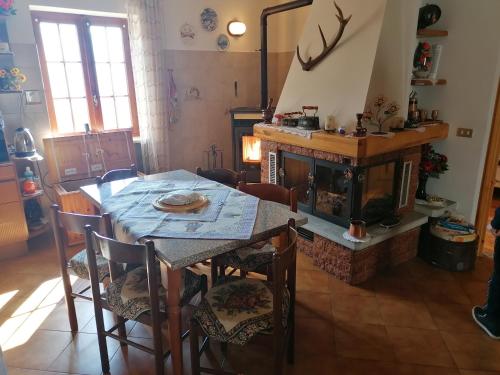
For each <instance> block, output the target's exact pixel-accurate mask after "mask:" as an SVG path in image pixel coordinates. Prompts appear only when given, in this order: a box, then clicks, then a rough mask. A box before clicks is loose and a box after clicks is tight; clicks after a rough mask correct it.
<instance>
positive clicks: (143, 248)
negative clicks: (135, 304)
mask: <svg viewBox="0 0 500 375" xmlns="http://www.w3.org/2000/svg"><path fill="white" fill-rule="evenodd" d="M85 243H86V246H87V258H88V263H89V273H90V284H91V286H92V297H93V300H94V303H96V301H97V304H98V307H99V308H102V306H101V294H100V289H99V275H98V270H97V261H96V255H95V254H96V252H98V253H100V254H101V255H102V256H103V257H104V258H106V259H107V260H108V262H109V264H110V270H111V280H113V279H114V278H116V277H118V276H119V274H118V273H117V272H118V270H123V267H121V268H120V267H117V265H118V264H134V265H146V270H147V279H148V292H149V299H150V303H151V314H152V319H153V326H156V327H158V329H159V328H160V327H161V325H160V324H161V323H160V308H159V306H160V305H159V301H160V300H159V293H158V290H159V285H160V284H159V278H158V274H157V269H156V267H155V263H156V255H155V245H154V243H153V241H147V242H146V243H145V244H144V245H132V244H127V243H123V242H119V241H116V240H113V239H111V238H107V237H105V236H102V235H100V234H99V233H97V232H96V231H94V230H93V228H92V226H90V225H86V226H85ZM120 273H123V271H121V272H120ZM156 327H154V328H156Z"/></svg>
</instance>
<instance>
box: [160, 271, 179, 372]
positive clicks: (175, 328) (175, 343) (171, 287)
mask: <svg viewBox="0 0 500 375" xmlns="http://www.w3.org/2000/svg"><path fill="white" fill-rule="evenodd" d="M161 271H162V272H161V280H162V284H163V286H167V288H168V289H167V296H166V298H167V312H168V332H169V336H170V337H169V338H170V350H171V357H172V370H173V373H174V374H175V375H181V374H182V339H181V334H182V332H181V329H182V322H181V319H182V316H181V295H180V290H181V269H178V270H173V269H172V268H171V267H170V266H168V265H167V264H164V263H161ZM165 281H167V282H165Z"/></svg>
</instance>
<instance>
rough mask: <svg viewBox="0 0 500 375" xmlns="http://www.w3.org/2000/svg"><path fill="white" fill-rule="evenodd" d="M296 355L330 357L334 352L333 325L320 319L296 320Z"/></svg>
mask: <svg viewBox="0 0 500 375" xmlns="http://www.w3.org/2000/svg"><path fill="white" fill-rule="evenodd" d="M295 338H296V340H295V347H296V350H297V353H304V354H311V355H315V354H324V355H331V354H332V353H334V352H335V339H334V328H333V323H332V322H330V321H325V320H322V319H310V318H296V321H295Z"/></svg>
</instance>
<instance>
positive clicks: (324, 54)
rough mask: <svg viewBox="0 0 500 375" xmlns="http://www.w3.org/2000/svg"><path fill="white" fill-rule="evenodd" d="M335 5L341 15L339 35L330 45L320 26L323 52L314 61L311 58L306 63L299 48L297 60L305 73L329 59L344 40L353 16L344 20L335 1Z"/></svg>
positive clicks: (338, 15)
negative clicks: (346, 29) (344, 34)
mask: <svg viewBox="0 0 500 375" xmlns="http://www.w3.org/2000/svg"><path fill="white" fill-rule="evenodd" d="M333 4H334V5H335V8H337V11H338V12H339V14H337V19H338V20H339V23H340V27H339V31H338V32H337V35H336V36H335V38H334V39H333V40H332V42H331V43H330V45H328V43H327V42H326V39H325V34H323V30H322V29H321V26H320V25H318V28H319V33H320V34H321V39H322V40H323V52H321V53H320V54H319V55H318V56H317V57H315V58H314V59H313V58H312V57H309V59H308V60H307V61H304V60H303V59H302V57H300V51H299V46H297V58H298V59H299V62H300V65H302V69H303V70H305V71H309V70H311V69H312V68H314V67H315V66H316V65H318V64H319V63H320V62H321V61H322V60H323V59H324V58H325V57H327V56H328V55H329V54H330V53H331V52H332V51H333V49H334V48H335V46H336V45H337V43H338V42H339V41H340V38H342V34H343V33H344V29H345V27H346V25H347V24H348V23H349V21H350V20H351V17H352V14H351V15H350V16H349V17H347V18H344V14H343V13H342V9H340V7H339V6H338V5H337V3H336V2H335V1H334V2H333Z"/></svg>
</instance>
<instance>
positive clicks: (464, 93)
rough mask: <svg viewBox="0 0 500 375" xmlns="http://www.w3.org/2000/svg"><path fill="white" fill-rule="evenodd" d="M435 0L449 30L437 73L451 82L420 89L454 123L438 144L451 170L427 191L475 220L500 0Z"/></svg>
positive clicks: (428, 104)
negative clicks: (467, 132)
mask: <svg viewBox="0 0 500 375" xmlns="http://www.w3.org/2000/svg"><path fill="white" fill-rule="evenodd" d="M436 3H437V4H438V5H439V6H440V7H441V8H442V10H443V17H442V19H441V20H440V21H439V27H440V28H445V29H447V30H448V31H449V36H448V37H446V38H442V39H440V40H439V42H440V43H441V44H443V46H444V47H443V54H442V57H441V63H440V67H439V74H438V75H439V76H440V77H442V78H446V79H447V80H448V84H447V85H446V86H443V87H427V88H420V89H418V92H419V103H420V104H421V106H422V107H423V108H425V109H429V110H430V109H434V108H436V109H439V110H440V112H441V118H443V119H444V120H446V121H447V122H449V123H450V134H449V138H448V139H447V140H446V141H443V142H441V143H439V144H437V145H436V149H437V151H439V152H442V153H444V154H446V155H447V156H448V158H449V164H450V170H449V171H448V172H446V173H445V174H444V175H442V176H441V178H440V179H429V183H428V187H429V188H428V191H429V192H431V193H435V194H439V195H442V196H446V197H447V198H449V199H452V200H455V201H457V202H458V203H459V211H460V212H462V213H463V214H465V215H466V217H467V218H468V219H469V220H471V221H472V222H474V220H475V215H476V210H477V202H478V199H479V193H480V189H481V180H482V176H483V168H484V161H485V156H486V150H487V146H488V139H489V134H490V130H491V122H492V116H493V107H494V100H495V96H496V89H497V85H498V81H499V77H500V75H499V71H500V37H499V36H500V22H499V16H500V1H498V0H480V1H468V0H440V1H436ZM436 27H438V25H436ZM457 128H472V129H473V130H474V134H473V137H472V138H461V137H457V136H456V130H457Z"/></svg>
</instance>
